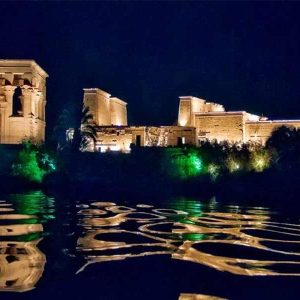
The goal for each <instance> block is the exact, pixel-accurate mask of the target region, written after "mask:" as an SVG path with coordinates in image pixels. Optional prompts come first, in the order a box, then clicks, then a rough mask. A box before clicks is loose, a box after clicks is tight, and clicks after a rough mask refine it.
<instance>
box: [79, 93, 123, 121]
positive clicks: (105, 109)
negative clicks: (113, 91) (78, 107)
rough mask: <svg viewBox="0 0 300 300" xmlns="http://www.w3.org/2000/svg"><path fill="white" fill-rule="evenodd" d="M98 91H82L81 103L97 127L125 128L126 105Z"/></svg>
mask: <svg viewBox="0 0 300 300" xmlns="http://www.w3.org/2000/svg"><path fill="white" fill-rule="evenodd" d="M110 96H111V95H110V94H108V93H106V92H104V91H102V90H100V89H98V88H92V89H84V95H83V103H84V106H85V107H88V108H89V112H90V113H91V114H92V115H93V121H94V122H95V124H96V125H98V126H111V125H116V126H126V125H127V109H126V105H127V103H126V102H124V101H122V100H121V99H119V98H115V97H110Z"/></svg>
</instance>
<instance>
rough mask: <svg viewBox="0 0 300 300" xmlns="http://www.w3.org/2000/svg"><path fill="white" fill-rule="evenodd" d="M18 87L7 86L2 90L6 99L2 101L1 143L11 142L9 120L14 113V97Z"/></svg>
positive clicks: (3, 98)
mask: <svg viewBox="0 0 300 300" xmlns="http://www.w3.org/2000/svg"><path fill="white" fill-rule="evenodd" d="M16 88H17V87H16V86H12V85H6V86H4V87H3V88H2V90H3V94H4V97H3V96H2V97H1V98H2V101H1V112H0V113H1V125H0V126H1V142H4V143H8V142H10V141H9V135H10V132H9V120H10V119H9V118H10V116H11V115H12V113H13V95H14V93H15V89H16Z"/></svg>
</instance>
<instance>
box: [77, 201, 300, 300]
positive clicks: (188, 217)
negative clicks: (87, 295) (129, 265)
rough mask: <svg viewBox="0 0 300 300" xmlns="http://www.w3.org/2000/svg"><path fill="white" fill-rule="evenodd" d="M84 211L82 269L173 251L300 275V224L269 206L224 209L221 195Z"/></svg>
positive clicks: (259, 271) (181, 256)
mask: <svg viewBox="0 0 300 300" xmlns="http://www.w3.org/2000/svg"><path fill="white" fill-rule="evenodd" d="M78 215H79V218H80V220H79V224H80V226H82V227H83V235H82V236H81V237H80V238H79V239H78V242H77V250H78V252H79V253H81V254H82V255H83V256H84V257H85V259H86V264H85V265H84V266H83V267H82V268H80V269H79V270H78V272H80V271H82V270H84V268H85V267H86V266H87V265H89V264H92V263H96V262H107V261H114V260H124V259H127V258H134V257H141V256H149V255H169V256H170V257H171V258H172V259H178V260H184V261H188V262H192V263H197V264H201V265H204V266H207V267H211V268H214V269H216V270H219V271H226V272H230V273H233V274H237V275H247V276H255V275H290V276H299V275H300V225H299V224H292V223H281V222H275V221H274V220H273V219H272V213H271V212H269V211H268V210H267V209H266V208H262V207H261V208H260V207H253V208H247V209H243V211H242V209H241V208H240V207H238V206H227V207H225V208H223V209H222V211H220V209H218V204H217V203H216V202H215V200H213V201H211V202H210V203H209V204H207V205H204V204H201V203H199V202H195V201H194V202H193V201H185V200H184V199H179V200H177V201H175V202H173V204H172V205H169V207H168V208H156V207H153V206H150V205H146V204H138V205H136V206H135V207H127V206H126V207H125V206H118V205H116V204H115V203H111V202H99V201H98V202H93V203H91V204H90V205H89V206H87V207H85V209H83V210H80V211H79V212H78ZM196 299H198V298H196ZM200 299H201V298H200Z"/></svg>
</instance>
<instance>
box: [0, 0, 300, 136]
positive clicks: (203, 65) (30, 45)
mask: <svg viewBox="0 0 300 300" xmlns="http://www.w3.org/2000/svg"><path fill="white" fill-rule="evenodd" d="M299 16H300V3H296V2H294V3H292V2H289V3H288V2H275V3H271V2H265V3H259V2H253V3H249V2H247V3H245V2H233V3H225V2H214V3H206V2H161V3H159V2H143V3H138V2H122V3H121V2H111V3H109V2H64V3H60V2H48V3H38V2H29V3H16V2H10V3H9V2H8V3H3V2H1V3H0V25H1V26H0V28H1V35H0V58H32V59H35V60H36V61H37V63H38V64H40V65H41V66H42V67H43V68H44V69H45V70H46V71H47V72H48V73H49V75H50V77H49V79H48V82H47V88H48V89H47V100H48V103H47V118H48V119H47V121H48V125H49V126H48V130H49V128H50V129H51V127H52V126H53V123H54V122H55V119H56V116H57V114H58V113H59V112H60V111H61V110H62V108H63V107H64V106H65V105H66V104H67V103H70V102H74V103H81V102H82V95H83V92H82V88H84V87H99V88H101V89H103V90H105V91H107V92H109V93H111V94H112V95H113V96H116V97H119V98H121V99H123V100H125V101H127V102H128V111H129V121H130V123H131V124H132V123H134V124H157V125H164V124H172V123H173V122H174V121H175V120H176V118H177V111H178V96H180V95H193V96H198V97H202V98H204V99H207V100H210V101H215V102H219V103H222V104H224V105H225V107H226V108H227V109H228V110H247V111H250V112H254V113H258V114H264V115H267V116H270V117H274V118H297V117H298V118H300V105H299V99H300V78H299V71H300V59H299V55H300V42H299V37H300V17H299Z"/></svg>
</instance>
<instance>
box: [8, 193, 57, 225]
mask: <svg viewBox="0 0 300 300" xmlns="http://www.w3.org/2000/svg"><path fill="white" fill-rule="evenodd" d="M10 200H11V201H12V202H13V204H14V206H15V210H16V212H17V213H20V214H24V215H36V216H38V221H39V222H40V223H45V222H47V221H48V220H52V219H55V208H54V199H53V198H51V197H47V196H46V195H45V194H44V193H43V192H42V191H30V192H27V193H24V194H13V195H11V196H10ZM30 222H32V221H28V223H30ZM24 223H25V222H24Z"/></svg>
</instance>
